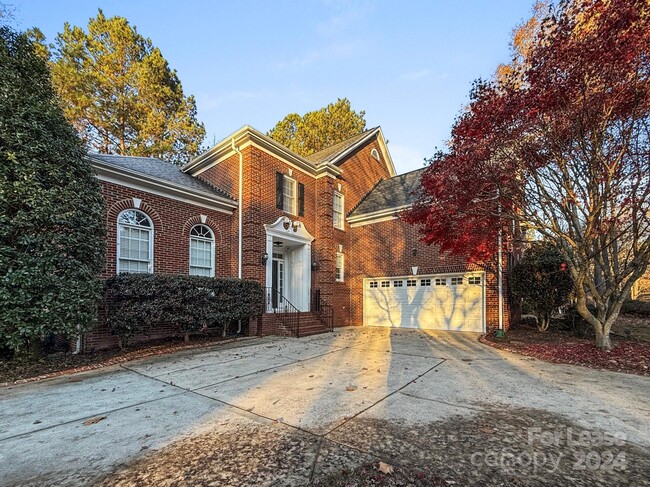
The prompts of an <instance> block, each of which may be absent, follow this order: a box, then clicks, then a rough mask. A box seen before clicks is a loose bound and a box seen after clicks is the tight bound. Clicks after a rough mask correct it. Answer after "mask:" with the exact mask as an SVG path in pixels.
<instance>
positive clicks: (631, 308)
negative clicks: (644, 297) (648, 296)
mask: <svg viewBox="0 0 650 487" xmlns="http://www.w3.org/2000/svg"><path fill="white" fill-rule="evenodd" d="M621 313H627V314H632V315H639V316H650V302H648V301H639V300H638V299H628V300H627V301H625V302H624V303H623V306H622V307H621Z"/></svg>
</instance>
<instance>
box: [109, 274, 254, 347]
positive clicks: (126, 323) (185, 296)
mask: <svg viewBox="0 0 650 487" xmlns="http://www.w3.org/2000/svg"><path fill="white" fill-rule="evenodd" d="M105 289H106V308H107V323H108V326H109V328H110V330H111V332H112V333H113V334H114V335H117V336H118V337H119V338H120V346H121V347H124V346H126V345H127V344H128V341H129V339H130V338H131V337H133V336H135V335H139V334H147V333H150V332H151V331H152V330H153V328H154V327H155V326H156V325H160V324H163V323H171V324H175V325H176V326H178V329H179V332H180V333H182V334H183V335H185V337H186V339H187V337H188V335H189V334H190V333H195V332H198V331H200V330H202V329H204V328H207V327H213V326H223V327H224V330H225V327H226V326H227V325H228V324H229V323H231V322H232V321H236V320H247V319H249V318H250V317H252V316H256V315H258V314H259V313H260V309H261V308H262V306H263V299H264V293H263V291H262V286H261V284H260V283H259V282H257V281H248V280H240V279H217V278H212V277H200V276H185V275H163V274H118V275H117V276H115V277H112V278H111V279H108V280H107V281H106V283H105Z"/></svg>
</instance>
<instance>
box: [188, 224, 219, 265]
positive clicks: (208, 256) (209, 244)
mask: <svg viewBox="0 0 650 487" xmlns="http://www.w3.org/2000/svg"><path fill="white" fill-rule="evenodd" d="M190 276H208V277H214V234H213V233H212V230H210V228H209V227H207V226H206V225H194V226H193V227H192V230H190Z"/></svg>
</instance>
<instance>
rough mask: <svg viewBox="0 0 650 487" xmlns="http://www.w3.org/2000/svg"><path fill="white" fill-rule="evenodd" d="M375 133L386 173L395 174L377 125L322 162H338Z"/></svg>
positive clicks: (382, 134)
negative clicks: (382, 155) (386, 168)
mask: <svg viewBox="0 0 650 487" xmlns="http://www.w3.org/2000/svg"><path fill="white" fill-rule="evenodd" d="M377 134H379V137H378V138H377V140H378V141H379V147H380V148H381V151H382V152H383V154H384V160H385V162H386V166H387V167H388V173H389V174H390V176H391V177H393V176H396V175H397V173H396V172H395V164H393V158H392V157H391V155H390V151H389V150H388V145H387V144H386V139H385V138H384V133H383V131H382V130H381V127H377V128H375V129H373V130H371V131H370V132H368V134H367V135H366V136H365V137H363V138H361V139H359V140H358V141H357V142H355V143H354V144H352V145H351V146H350V147H348V148H347V149H345V150H344V151H342V152H339V153H338V154H337V155H336V156H335V157H333V158H332V159H330V160H328V161H326V162H324V163H323V164H332V165H335V164H337V163H338V162H340V161H341V160H343V159H345V158H346V157H347V156H348V155H350V154H351V153H352V152H354V151H355V150H357V149H358V148H359V147H361V146H362V145H363V144H365V143H366V142H368V141H369V140H370V139H372V138H373V137H374V136H376V135H377Z"/></svg>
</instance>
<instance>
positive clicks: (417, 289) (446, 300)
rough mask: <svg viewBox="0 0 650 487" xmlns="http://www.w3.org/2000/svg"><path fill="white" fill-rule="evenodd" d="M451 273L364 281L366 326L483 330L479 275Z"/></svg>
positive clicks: (481, 287) (481, 293)
mask: <svg viewBox="0 0 650 487" xmlns="http://www.w3.org/2000/svg"><path fill="white" fill-rule="evenodd" d="M452 277H453V278H454V279H453V280H452ZM452 277H450V276H445V275H433V276H421V277H420V276H419V277H418V278H417V280H413V279H407V278H397V279H396V278H382V279H378V280H376V281H369V282H366V284H365V289H364V323H365V324H366V325H367V326H390V327H401V328H423V329H436V330H457V331H479V332H480V331H483V330H484V309H483V308H484V298H483V295H484V289H483V282H484V280H483V277H482V276H480V277H478V276H477V275H476V274H471V275H465V276H462V275H454V276H452ZM468 277H472V280H469V279H468Z"/></svg>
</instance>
